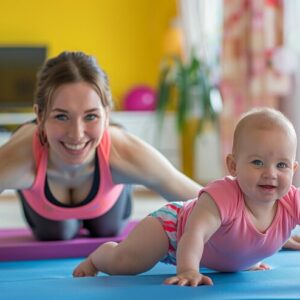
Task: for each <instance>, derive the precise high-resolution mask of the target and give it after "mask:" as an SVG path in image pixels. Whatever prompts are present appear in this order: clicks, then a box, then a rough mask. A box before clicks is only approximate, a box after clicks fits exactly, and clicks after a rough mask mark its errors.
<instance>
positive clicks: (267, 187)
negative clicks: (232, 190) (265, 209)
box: [234, 128, 297, 202]
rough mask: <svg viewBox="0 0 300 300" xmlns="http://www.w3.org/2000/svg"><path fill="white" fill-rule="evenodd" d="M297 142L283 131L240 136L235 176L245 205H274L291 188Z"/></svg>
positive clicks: (262, 130)
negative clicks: (267, 203) (271, 203)
mask: <svg viewBox="0 0 300 300" xmlns="http://www.w3.org/2000/svg"><path fill="white" fill-rule="evenodd" d="M295 152H296V142H295V141H294V139H293V138H292V137H291V136H290V135H289V134H287V132H286V131H284V130H278V128H277V129H276V130H275V129H250V130H247V132H246V133H245V134H244V135H242V136H241V140H240V141H239V143H238V146H237V149H236V153H235V155H234V159H235V163H236V174H235V176H236V177H237V180H238V182H239V185H240V187H241V189H242V191H243V192H244V195H245V200H246V201H259V202H275V201H276V200H277V199H279V198H281V197H283V196H284V195H285V194H286V193H287V192H288V190H289V188H290V187H291V184H292V179H293V175H294V171H295V170H296V168H297V163H296V162H295Z"/></svg>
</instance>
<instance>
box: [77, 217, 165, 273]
mask: <svg viewBox="0 0 300 300" xmlns="http://www.w3.org/2000/svg"><path fill="white" fill-rule="evenodd" d="M168 248H169V240H168V237H167V235H166V233H165V231H164V230H163V227H162V225H161V224H160V222H159V221H158V220H157V219H155V218H153V217H150V216H149V217H146V218H145V219H144V220H142V221H141V222H140V223H139V224H138V225H137V226H136V227H135V228H134V229H133V231H132V232H131V233H130V234H129V235H128V237H127V238H126V239H125V240H124V241H122V242H121V243H119V244H117V243H114V242H108V243H105V244H103V245H102V246H100V247H99V248H97V249H96V250H95V251H94V252H93V253H92V254H91V255H90V256H89V257H88V259H87V260H85V261H84V262H83V263H81V264H80V265H79V266H78V267H77V268H76V269H75V270H74V272H73V275H74V276H76V277H77V276H93V275H95V274H96V273H97V271H100V272H104V273H107V274H111V275H117V274H119V275H122V274H123V275H125V274H126V275H134V274H138V273H142V272H145V271H147V270H149V269H150V268H152V267H153V266H154V265H155V264H156V263H157V262H158V261H159V260H160V259H161V258H162V257H163V256H165V255H166V254H167V252H168Z"/></svg>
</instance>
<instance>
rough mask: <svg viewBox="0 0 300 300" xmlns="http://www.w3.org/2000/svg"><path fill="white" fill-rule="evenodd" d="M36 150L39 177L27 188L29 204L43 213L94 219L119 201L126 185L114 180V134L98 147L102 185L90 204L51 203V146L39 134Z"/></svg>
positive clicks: (52, 216) (25, 192)
mask: <svg viewBox="0 0 300 300" xmlns="http://www.w3.org/2000/svg"><path fill="white" fill-rule="evenodd" d="M33 151H34V157H35V161H36V165H37V171H36V178H35V181H34V183H33V185H32V187H31V188H30V189H26V190H23V191H22V193H23V195H24V196H25V198H26V200H27V202H28V204H29V205H30V206H31V207H32V209H33V210H34V211H36V212H37V213H38V214H40V215H41V216H43V217H45V218H48V219H51V220H66V219H92V218H95V217H98V216H101V215H103V214H105V213H106V212H107V211H109V209H110V208H111V207H112V206H113V205H114V204H115V202H116V201H117V199H118V197H119V195H120V193H121V192H122V189H123V185H121V184H118V185H115V184H114V183H113V181H112V177H111V172H110V167H109V154H110V136H109V133H108V131H105V133H104V135H103V138H102V140H101V143H100V145H99V146H98V148H97V154H98V161H99V170H100V178H101V182H100V188H99V191H98V193H97V195H96V196H95V198H94V199H93V200H92V201H91V202H89V203H88V204H86V205H84V206H80V207H60V206H57V205H55V204H52V203H51V202H49V201H48V200H47V198H46V196H45V193H44V191H45V179H46V172H47V164H48V148H47V147H43V146H42V145H41V143H40V141H39V138H38V134H37V132H36V134H35V135H34V139H33Z"/></svg>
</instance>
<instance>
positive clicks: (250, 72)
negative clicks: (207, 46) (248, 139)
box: [220, 0, 290, 156]
mask: <svg viewBox="0 0 300 300" xmlns="http://www.w3.org/2000/svg"><path fill="white" fill-rule="evenodd" d="M223 8H224V11H223V47H222V54H221V81H220V87H221V91H222V96H223V101H224V103H223V112H222V115H221V120H220V122H221V136H222V151H223V156H225V155H226V154H228V153H230V152H231V146H232V137H233V131H234V127H235V125H236V122H237V120H238V118H239V117H240V115H241V113H243V112H245V111H247V110H248V109H250V108H252V107H255V106H269V107H274V108H278V107H279V103H280V98H281V97H283V96H285V95H286V94H287V93H288V92H289V89H290V77H289V76H288V75H286V74H284V73H282V72H280V70H278V69H276V68H275V65H276V58H277V57H278V55H279V54H280V51H279V50H280V49H281V46H282V45H283V4H282V1H280V0H255V1H251V0H223ZM277 60H278V59H277Z"/></svg>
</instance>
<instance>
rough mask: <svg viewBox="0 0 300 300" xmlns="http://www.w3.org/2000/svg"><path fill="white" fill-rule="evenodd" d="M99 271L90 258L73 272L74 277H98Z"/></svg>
mask: <svg viewBox="0 0 300 300" xmlns="http://www.w3.org/2000/svg"><path fill="white" fill-rule="evenodd" d="M97 273H98V270H97V269H96V268H95V266H94V264H93V263H92V260H91V258H90V257H88V258H87V259H86V260H84V261H83V262H82V263H80V264H79V265H78V266H77V267H76V268H75V270H74V271H73V276H74V277H88V276H96V275H97Z"/></svg>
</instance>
